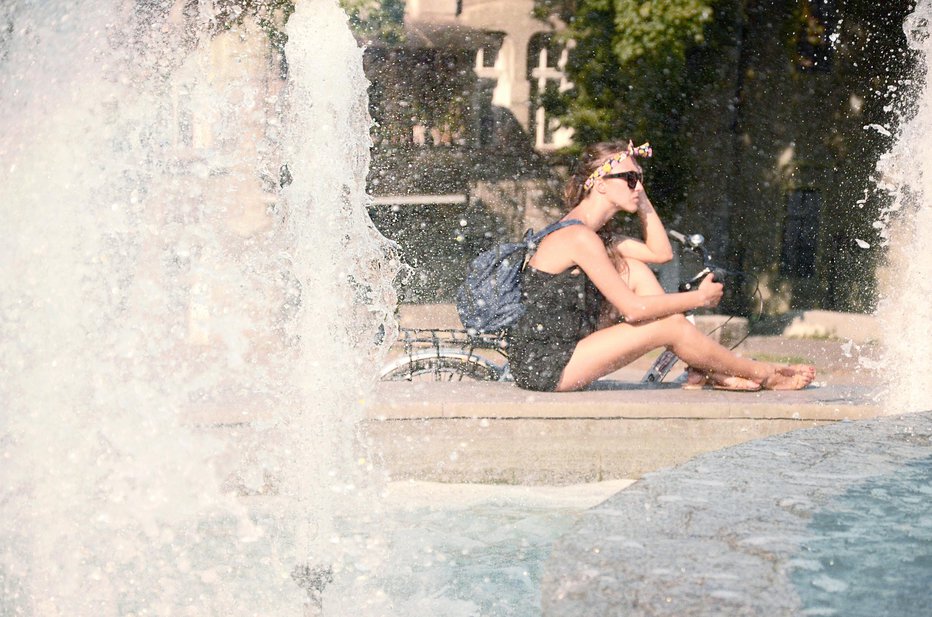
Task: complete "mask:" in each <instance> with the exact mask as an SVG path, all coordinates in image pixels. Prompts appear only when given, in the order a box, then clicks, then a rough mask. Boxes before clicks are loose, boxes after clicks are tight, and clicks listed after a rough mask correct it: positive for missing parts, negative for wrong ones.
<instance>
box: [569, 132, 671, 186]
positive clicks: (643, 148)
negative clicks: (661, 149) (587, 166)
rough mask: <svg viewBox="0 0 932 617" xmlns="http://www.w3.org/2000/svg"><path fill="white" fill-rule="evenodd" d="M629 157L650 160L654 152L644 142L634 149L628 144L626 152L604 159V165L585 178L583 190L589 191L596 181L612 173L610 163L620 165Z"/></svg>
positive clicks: (632, 145)
mask: <svg viewBox="0 0 932 617" xmlns="http://www.w3.org/2000/svg"><path fill="white" fill-rule="evenodd" d="M629 156H643V157H646V158H650V157H652V156H654V151H653V150H652V149H651V147H650V144H649V143H646V142H645V143H643V144H641V145H640V146H638V147H634V144H632V143H631V142H628V149H627V150H625V151H623V152H619V153H618V154H616V155H615V156H613V157H611V158H609V159H606V161H605V162H604V163H602V164H601V165H599V166H598V167H596V170H595V171H594V172H592V173H591V174H590V175H589V177H588V178H586V183H585V184H584V185H583V188H584V189H585V190H587V191H588V190H589V189H591V188H592V185H593V184H595V181H596V180H598V179H599V178H601V177H602V176H604V175H605V174H607V173H609V172H610V171H612V163H620V162H622V161H623V160H625V159H626V158H628V157H629Z"/></svg>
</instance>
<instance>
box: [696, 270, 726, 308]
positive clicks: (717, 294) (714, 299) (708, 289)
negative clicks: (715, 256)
mask: <svg viewBox="0 0 932 617" xmlns="http://www.w3.org/2000/svg"><path fill="white" fill-rule="evenodd" d="M696 291H698V292H699V294H700V296H701V297H702V304H701V305H700V306H701V307H702V308H714V307H716V306H718V303H719V302H721V300H722V294H723V293H724V292H725V286H724V285H722V284H721V283H719V282H718V281H716V280H715V275H713V274H709V275H708V276H706V277H705V278H704V279H702V281H701V282H700V283H699V288H698V289H697V290H696Z"/></svg>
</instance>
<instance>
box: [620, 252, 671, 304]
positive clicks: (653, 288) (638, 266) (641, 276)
mask: <svg viewBox="0 0 932 617" xmlns="http://www.w3.org/2000/svg"><path fill="white" fill-rule="evenodd" d="M625 266H626V267H627V269H628V278H629V287H631V290H632V291H633V292H634V293H640V294H642V295H653V294H659V293H663V287H661V286H660V282H659V281H658V280H657V275H655V274H654V271H653V270H651V269H650V267H648V265H647V264H646V263H644V262H643V261H640V260H637V259H633V258H631V257H625Z"/></svg>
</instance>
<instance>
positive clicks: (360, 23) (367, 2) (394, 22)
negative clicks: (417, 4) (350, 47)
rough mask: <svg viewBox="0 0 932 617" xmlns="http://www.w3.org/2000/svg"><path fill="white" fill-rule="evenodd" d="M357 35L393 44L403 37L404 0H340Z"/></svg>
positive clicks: (363, 38) (368, 39) (367, 39)
mask: <svg viewBox="0 0 932 617" xmlns="http://www.w3.org/2000/svg"><path fill="white" fill-rule="evenodd" d="M340 6H342V7H343V10H344V11H346V14H347V15H349V18H350V27H351V28H352V29H353V32H354V33H355V34H356V36H357V37H359V38H360V39H362V40H363V41H365V42H367V43H369V42H372V41H375V40H378V41H380V42H381V43H383V44H385V45H394V44H397V43H400V42H401V41H402V40H403V39H404V27H403V22H404V14H405V0H340Z"/></svg>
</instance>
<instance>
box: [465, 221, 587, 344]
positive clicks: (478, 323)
mask: <svg viewBox="0 0 932 617" xmlns="http://www.w3.org/2000/svg"><path fill="white" fill-rule="evenodd" d="M569 225H582V221H579V220H576V219H570V220H568V221H557V222H556V223H553V224H551V225H548V226H547V227H545V228H544V229H542V230H541V231H539V232H537V233H536V234H535V233H533V232H532V231H531V230H528V232H527V233H526V234H525V235H524V240H523V241H521V242H510V243H506V244H499V245H498V246H496V247H495V248H492V249H490V250H488V251H486V252H484V253H481V254H480V255H479V256H478V257H476V258H475V259H473V260H472V262H470V264H469V266H467V267H466V280H464V281H463V284H462V285H460V286H459V288H457V290H456V310H457V312H458V313H459V314H460V321H462V322H463V325H464V326H465V327H466V329H467V330H468V331H469V332H470V334H480V333H483V332H498V331H499V330H503V329H505V328H507V327H509V326H510V325H512V324H513V323H515V322H516V321H517V320H518V318H519V317H521V315H523V314H524V306H523V305H522V304H521V271H522V270H524V258H525V256H526V255H527V252H528V250H533V249H534V248H536V247H537V243H538V242H540V241H541V240H542V239H543V238H544V237H545V236H547V235H548V234H551V233H553V232H555V231H556V230H558V229H563V228H564V227H567V226H569Z"/></svg>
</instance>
